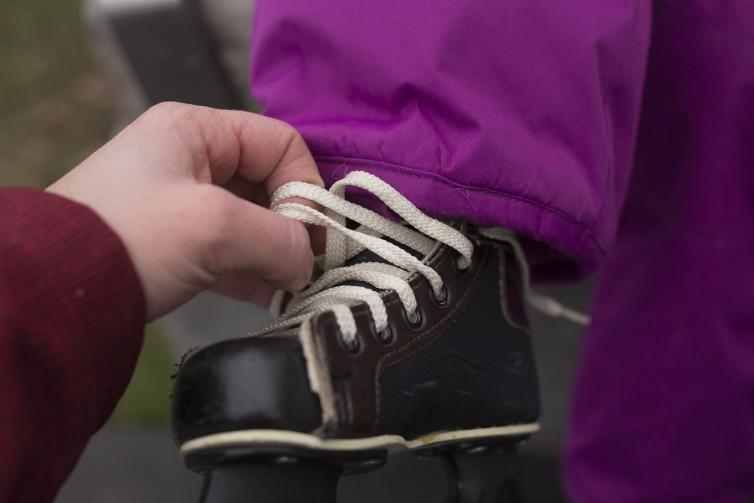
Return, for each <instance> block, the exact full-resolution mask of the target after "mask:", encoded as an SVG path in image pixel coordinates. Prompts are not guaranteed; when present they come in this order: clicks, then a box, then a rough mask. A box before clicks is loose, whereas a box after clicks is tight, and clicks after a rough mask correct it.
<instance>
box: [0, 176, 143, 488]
mask: <svg viewBox="0 0 754 503" xmlns="http://www.w3.org/2000/svg"><path fill="white" fill-rule="evenodd" d="M144 316H145V306H144V296H143V293H142V290H141V285H140V283H139V279H138V277H137V275H136V272H135V271H134V268H133V265H132V264H131V261H130V259H129V257H128V254H127V252H126V250H125V248H124V246H123V244H122V243H121V241H120V239H119V238H118V237H117V236H116V234H115V233H114V232H113V231H112V230H111V229H110V228H109V227H108V226H107V225H106V224H105V223H104V222H103V221H102V220H101V219H100V218H99V217H98V216H97V215H96V214H95V213H94V212H93V211H92V210H90V209H88V208H86V207H84V206H82V205H79V204H77V203H74V202H72V201H69V200H67V199H64V198H62V197H59V196H56V195H53V194H49V193H46V192H42V191H38V190H33V189H0V501H13V502H15V503H25V502H34V503H38V502H48V501H52V500H53V498H54V497H55V494H56V493H57V491H58V489H59V488H60V486H61V484H62V483H63V481H64V480H65V478H66V476H67V475H68V474H69V473H70V471H71V470H72V469H73V467H74V465H75V464H76V461H77V460H78V457H79V455H80V454H81V451H82V450H83V449H84V447H85V446H86V443H87V441H88V440H89V437H90V436H91V435H92V434H93V433H94V432H96V431H97V430H98V429H99V428H100V427H101V426H102V424H103V423H104V422H105V421H106V420H107V418H108V417H109V416H110V414H111V413H112V410H113V408H114V407H115V404H116V403H117V401H118V399H119V398H120V396H121V394H122V393H123V391H124V389H125V387H126V385H127V384H128V381H129V379H130V377H131V374H132V372H133V368H134V365H135V363H136V358H137V355H138V353H139V350H140V348H141V342H142V335H143V328H144V321H145V320H144Z"/></svg>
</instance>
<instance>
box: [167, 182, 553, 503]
mask: <svg viewBox="0 0 754 503" xmlns="http://www.w3.org/2000/svg"><path fill="white" fill-rule="evenodd" d="M346 186H356V187H359V188H360V189H362V190H366V191H368V192H371V193H372V194H373V195H374V196H376V197H377V198H378V199H380V200H381V201H382V202H384V203H385V204H386V205H387V206H388V207H389V208H390V209H391V210H393V211H394V212H395V213H396V214H397V215H399V216H400V218H401V219H402V220H403V222H404V223H403V224H398V223H396V222H394V221H392V220H388V219H386V218H383V217H381V216H379V215H377V214H376V213H374V212H372V211H370V210H367V209H365V208H363V207H361V206H358V205H355V204H353V203H350V202H347V201H346V200H345V198H344V195H345V188H346ZM291 197H300V198H306V199H310V200H312V201H315V202H317V203H319V204H320V205H322V206H324V207H325V208H327V210H326V213H325V214H323V213H320V212H319V211H316V210H314V209H311V208H309V207H307V206H304V205H301V204H292V203H286V202H285V200H287V199H288V198H291ZM273 205H276V210H277V211H280V212H281V213H283V214H285V215H287V216H289V217H291V218H296V219H298V220H300V221H303V222H307V223H311V224H319V225H325V226H327V228H328V235H327V252H326V253H325V256H324V257H322V258H321V262H320V265H321V269H322V271H323V272H322V274H321V275H320V276H319V278H317V279H316V280H315V281H314V282H313V283H312V284H311V285H310V286H309V287H308V288H307V289H306V290H304V291H303V292H301V293H299V294H297V295H294V296H293V297H292V299H291V300H290V301H289V302H287V305H285V306H284V309H282V312H283V314H282V316H281V317H280V319H279V320H278V321H277V322H275V323H273V324H272V325H271V326H269V327H268V328H267V329H265V330H264V331H262V332H259V333H256V334H251V335H249V336H244V337H239V338H234V339H228V340H226V341H223V342H220V343H216V344H213V345H210V346H207V347H205V348H202V349H200V350H197V351H194V352H192V353H191V354H189V355H188V356H187V357H186V358H185V359H184V361H183V362H182V363H181V366H180V369H179V372H178V374H177V378H176V382H175V391H174V396H173V428H174V432H175V438H176V440H177V442H178V443H179V444H180V446H181V452H182V454H183V455H184V457H185V460H186V463H187V464H188V466H190V467H192V468H194V469H197V470H200V471H205V472H213V473H214V474H215V475H214V477H215V478H216V479H217V478H218V477H220V478H225V479H227V480H230V481H231V482H228V484H230V485H233V484H242V485H243V484H247V485H248V484H249V483H250V482H249V481H250V480H254V481H255V482H254V484H259V485H260V486H255V487H261V485H264V486H265V490H266V491H269V494H272V496H268V498H269V499H255V500H254V501H298V500H299V499H300V500H301V501H334V500H333V499H332V498H334V487H335V483H336V481H337V477H338V475H339V474H340V472H341V470H343V469H345V470H347V471H359V470H367V469H373V468H376V467H379V466H380V465H381V464H382V463H383V461H384V458H385V455H386V454H387V453H390V452H395V451H398V450H402V449H410V450H413V451H417V452H419V453H424V454H429V455H434V454H448V453H451V454H453V453H464V454H463V455H464V456H466V455H467V454H468V453H469V452H472V453H473V452H481V451H485V450H486V451H487V454H485V455H488V454H489V451H490V449H492V448H494V447H496V446H503V447H502V448H503V449H509V447H508V446H510V445H511V444H512V443H513V442H515V441H517V440H520V439H522V438H525V437H526V436H528V435H529V434H530V433H532V432H534V431H536V430H537V429H538V425H537V418H538V415H539V396H538V389H537V378H536V372H535V367H534V359H533V355H532V348H531V343H530V341H529V331H528V322H527V317H526V313H525V310H524V298H525V294H526V290H527V287H528V272H527V269H526V265H525V263H524V262H523V258H522V255H521V253H520V250H519V248H518V245H517V242H516V240H515V238H514V237H513V236H512V235H511V234H509V233H506V232H503V231H500V230H489V229H487V230H484V229H482V230H480V229H477V228H474V227H472V226H468V225H465V224H459V225H456V226H450V225H446V224H444V223H442V222H440V221H438V220H435V219H432V218H430V217H428V216H426V215H424V214H423V213H422V212H420V211H419V210H418V209H417V208H416V207H414V206H413V205H412V204H411V203H410V202H409V201H408V200H406V199H405V198H404V197H403V196H401V195H400V194H399V193H398V192H397V191H396V190H394V189H393V188H392V187H390V186H389V185H387V184H385V183H384V182H382V181H381V180H379V179H378V178H376V177H374V176H372V175H369V174H367V173H360V172H355V173H351V174H349V175H348V176H347V177H346V178H344V179H343V180H341V181H340V182H338V183H336V184H335V185H334V186H333V188H332V189H331V190H330V191H329V192H328V191H325V190H324V189H320V188H318V187H314V186H310V185H306V184H302V183H292V184H288V185H286V186H284V187H283V188H281V189H280V190H279V191H278V193H276V195H275V197H274V201H273ZM346 223H348V226H346V225H345V224H346ZM356 224H358V225H360V226H359V227H356ZM475 459H477V460H481V459H482V458H475ZM474 462H475V461H474ZM474 462H472V465H473V463H474ZM455 469H456V470H457V471H458V472H463V471H464V470H467V469H466V468H464V466H461V465H458V466H456V467H455ZM234 470H235V473H236V476H235V478H234V476H233V475H232V473H231V472H233V471H234ZM467 471H468V470H467ZM473 471H474V473H476V474H477V476H478V473H479V471H478V470H477V469H476V468H474V469H473ZM482 471H484V470H482ZM488 471H490V472H495V473H494V474H492V475H491V477H492V478H490V479H487V480H488V481H487V482H485V481H484V480H482V481H480V482H479V484H481V485H484V484H486V483H500V481H497V482H495V480H496V479H497V478H500V473H497V472H496V471H495V470H488ZM477 478H478V477H477ZM233 480H235V482H233ZM244 481H245V482H244ZM490 481H492V482H490ZM467 486H468V484H467ZM208 487H210V489H208V490H207V495H206V496H205V500H206V501H220V500H221V499H225V500H226V502H230V501H235V500H233V499H232V498H231V497H229V496H228V494H224V495H222V496H220V495H217V496H212V489H211V487H212V485H211V484H210V485H209V486H208ZM470 490H472V489H466V496H463V495H460V496H458V498H459V499H458V500H457V501H478V502H481V501H490V502H491V501H498V500H497V499H479V498H482V496H479V497H478V498H477V497H476V496H470V495H469V493H468V491H470ZM281 491H282V492H281ZM291 491H293V492H291ZM297 491H299V492H297ZM480 491H481V492H485V491H484V488H482V489H480ZM254 492H255V494H256V495H257V496H256V497H257V498H261V496H259V495H260V494H267V493H265V492H264V491H254ZM462 492H463V491H462ZM487 493H490V494H491V491H487ZM317 498H319V499H317ZM463 498H466V499H463ZM485 498H493V496H485ZM239 501H240V500H239ZM506 501H507V500H506Z"/></svg>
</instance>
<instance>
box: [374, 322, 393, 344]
mask: <svg viewBox="0 0 754 503" xmlns="http://www.w3.org/2000/svg"><path fill="white" fill-rule="evenodd" d="M372 333H373V334H374V338H375V339H377V340H378V341H380V343H382V344H384V345H385V346H387V345H389V344H392V342H393V341H394V340H395V334H393V329H392V328H391V327H390V325H388V326H386V327H385V328H384V329H383V330H377V326H376V325H375V324H374V322H372Z"/></svg>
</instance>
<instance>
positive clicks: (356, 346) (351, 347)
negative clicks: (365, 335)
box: [338, 333, 361, 356]
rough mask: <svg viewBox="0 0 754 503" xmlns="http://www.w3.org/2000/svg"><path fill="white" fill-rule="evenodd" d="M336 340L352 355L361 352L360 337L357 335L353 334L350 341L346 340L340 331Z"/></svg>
mask: <svg viewBox="0 0 754 503" xmlns="http://www.w3.org/2000/svg"><path fill="white" fill-rule="evenodd" d="M338 341H339V342H340V345H341V347H342V348H343V349H344V350H345V351H346V353H348V354H350V355H352V356H354V355H357V354H359V352H361V339H359V336H358V335H356V336H354V338H353V339H351V340H350V341H347V340H346V339H345V338H344V337H343V334H342V333H339V334H338Z"/></svg>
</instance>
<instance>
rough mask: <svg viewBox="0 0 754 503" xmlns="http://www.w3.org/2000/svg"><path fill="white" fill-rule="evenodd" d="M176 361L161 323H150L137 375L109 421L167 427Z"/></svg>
mask: <svg viewBox="0 0 754 503" xmlns="http://www.w3.org/2000/svg"><path fill="white" fill-rule="evenodd" d="M173 363H174V359H173V355H172V353H171V352H170V348H169V346H168V344H167V340H166V339H165V337H164V336H163V335H162V334H161V333H160V330H159V326H155V325H150V326H149V327H147V333H146V334H145V336H144V348H143V350H142V352H141V355H140V356H139V363H138V364H137V365H136V371H135V372H134V376H133V378H132V379H131V383H130V384H129V385H128V389H127V390H126V394H125V395H123V398H121V400H120V402H119V403H118V406H117V407H116V408H115V412H114V413H113V416H112V418H111V419H110V421H111V422H113V423H115V424H128V425H136V426H146V427H152V426H166V425H167V424H168V423H169V419H170V393H171V391H172V386H173V383H172V379H171V378H170V375H171V373H172V371H173Z"/></svg>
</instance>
